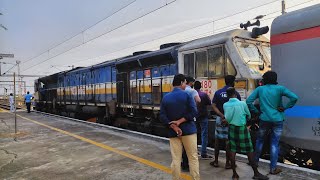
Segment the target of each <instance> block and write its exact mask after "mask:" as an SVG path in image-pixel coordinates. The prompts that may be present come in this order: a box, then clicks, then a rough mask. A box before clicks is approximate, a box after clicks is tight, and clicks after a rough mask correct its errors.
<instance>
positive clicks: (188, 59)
mask: <svg viewBox="0 0 320 180" xmlns="http://www.w3.org/2000/svg"><path fill="white" fill-rule="evenodd" d="M184 73H185V74H186V75H189V76H192V77H194V53H191V54H185V55H184Z"/></svg>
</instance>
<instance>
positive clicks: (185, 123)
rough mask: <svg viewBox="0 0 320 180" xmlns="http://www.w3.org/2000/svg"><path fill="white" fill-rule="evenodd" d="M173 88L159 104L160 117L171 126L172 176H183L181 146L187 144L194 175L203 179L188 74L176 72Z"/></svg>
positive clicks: (194, 106) (194, 177) (185, 146)
mask: <svg viewBox="0 0 320 180" xmlns="http://www.w3.org/2000/svg"><path fill="white" fill-rule="evenodd" d="M172 85H173V87H174V89H173V90H172V92H170V93H168V94H167V95H165V96H164V97H163V99H162V102H161V107H160V120H161V121H162V123H164V124H165V125H167V126H168V127H169V139H170V149H171V156H172V163H171V169H172V176H173V179H174V180H176V179H177V180H178V179H180V173H181V159H182V147H184V148H185V150H186V152H187V155H188V159H189V166H190V174H191V176H192V178H193V179H197V180H198V179H200V174H199V161H198V154H197V151H198V150H197V128H196V125H195V122H194V117H195V116H196V115H197V107H196V104H195V102H194V100H193V99H192V98H191V97H190V96H189V95H188V94H187V93H186V92H185V91H184V89H185V88H186V78H185V76H184V75H183V74H178V75H175V76H174V79H173V82H172Z"/></svg>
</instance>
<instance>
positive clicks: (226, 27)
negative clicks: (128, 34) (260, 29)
mask: <svg viewBox="0 0 320 180" xmlns="http://www.w3.org/2000/svg"><path fill="white" fill-rule="evenodd" d="M277 1H278V0H277ZM312 1H315V0H309V1H306V2H303V3H299V4H296V5H293V6H290V7H287V8H286V9H291V8H293V7H296V6H299V5H302V4H306V3H309V2H312ZM274 2H276V1H273V2H270V3H274ZM270 3H267V4H270ZM267 4H265V5H267ZM261 6H263V5H260V6H257V7H256V8H259V7H261ZM280 12H281V10H278V11H273V12H271V13H268V14H265V16H269V15H271V14H275V13H280ZM235 14H236V15H237V14H239V13H235ZM227 17H228V16H227ZM227 17H226V18H227ZM275 17H278V15H277V16H272V17H270V18H266V19H262V20H260V21H266V20H269V19H273V18H275ZM210 23H212V21H211V22H210ZM210 23H206V24H202V25H198V26H196V27H193V28H190V29H187V30H184V31H180V32H177V33H172V34H169V35H165V36H162V37H160V38H157V39H153V40H148V41H145V42H142V43H139V44H136V45H133V46H130V47H126V48H124V49H119V50H116V51H112V52H110V53H108V54H106V55H109V54H113V53H116V52H120V51H124V50H126V49H130V48H133V47H137V46H140V45H143V44H146V43H150V42H153V41H156V40H160V39H163V38H165V37H169V36H173V35H175V34H179V33H182V32H186V31H188V30H191V29H195V28H197V27H201V26H203V25H208V24H210ZM240 23H241V22H238V23H234V24H232V25H228V26H224V27H222V28H218V29H214V31H218V33H220V32H223V31H219V30H222V29H229V27H234V26H238V25H239V24H240ZM209 32H212V30H210V31H207V32H205V33H203V34H200V36H199V35H196V36H192V37H191V38H189V37H188V38H186V39H183V40H193V39H195V38H197V37H203V36H201V35H205V34H208V35H210V34H209ZM214 34H217V32H216V33H214ZM180 41H181V40H180ZM149 49H152V48H149ZM106 55H103V56H106ZM98 57H99V56H98ZM98 57H94V58H98ZM100 57H102V56H100ZM92 59H93V58H90V59H85V60H81V61H78V62H84V61H90V60H92Z"/></svg>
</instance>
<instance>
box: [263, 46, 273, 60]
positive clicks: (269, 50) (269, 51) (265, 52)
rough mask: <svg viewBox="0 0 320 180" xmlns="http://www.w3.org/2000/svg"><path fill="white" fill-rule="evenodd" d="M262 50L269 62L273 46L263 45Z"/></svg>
mask: <svg viewBox="0 0 320 180" xmlns="http://www.w3.org/2000/svg"><path fill="white" fill-rule="evenodd" d="M262 50H263V52H264V54H265V55H266V56H267V58H268V60H269V62H271V48H270V46H267V45H262Z"/></svg>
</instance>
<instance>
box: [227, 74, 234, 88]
mask: <svg viewBox="0 0 320 180" xmlns="http://www.w3.org/2000/svg"><path fill="white" fill-rule="evenodd" d="M235 80H236V77H235V76H232V75H227V76H226V77H224V82H225V83H226V85H230V86H233V85H234V81H235Z"/></svg>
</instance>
